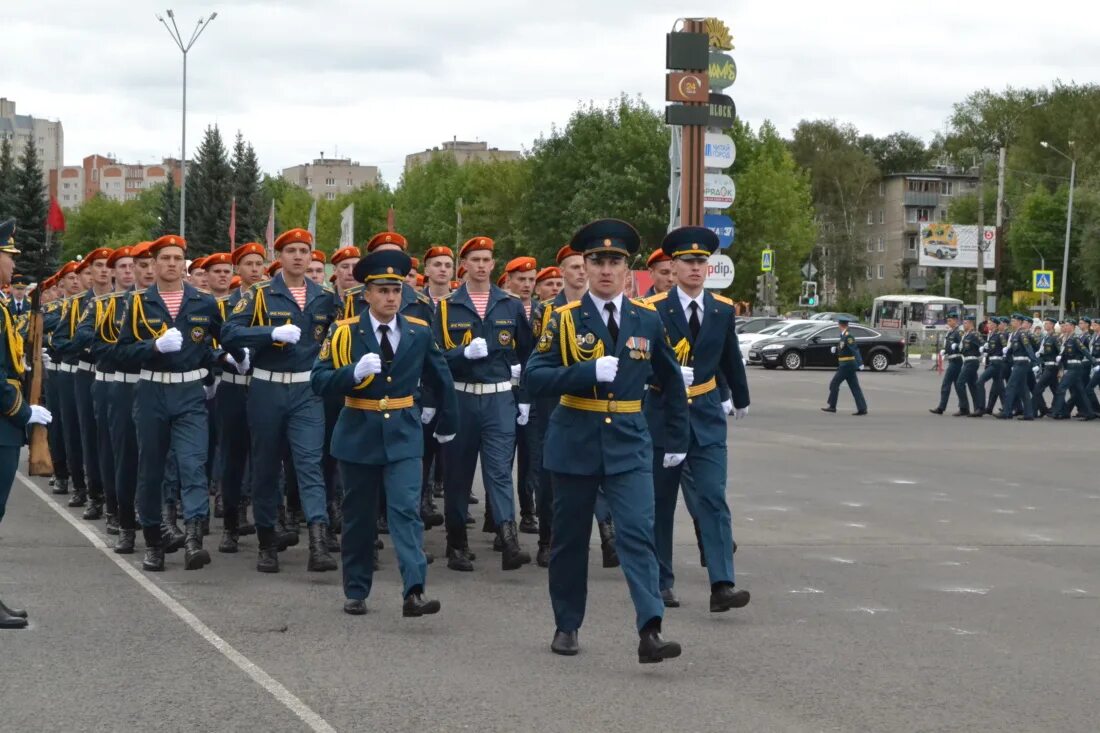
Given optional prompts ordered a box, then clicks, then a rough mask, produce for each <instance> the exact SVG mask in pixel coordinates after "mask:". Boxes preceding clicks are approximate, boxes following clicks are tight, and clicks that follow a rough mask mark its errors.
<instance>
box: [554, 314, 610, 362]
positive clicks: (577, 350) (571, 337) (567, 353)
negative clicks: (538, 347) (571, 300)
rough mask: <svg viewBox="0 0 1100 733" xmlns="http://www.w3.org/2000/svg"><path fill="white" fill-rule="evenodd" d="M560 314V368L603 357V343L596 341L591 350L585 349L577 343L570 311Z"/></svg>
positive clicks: (575, 329) (575, 330)
mask: <svg viewBox="0 0 1100 733" xmlns="http://www.w3.org/2000/svg"><path fill="white" fill-rule="evenodd" d="M559 312H560V313H561V334H560V336H559V338H560V339H561V341H560V346H561V363H562V366H569V365H570V363H573V364H576V363H577V362H581V361H591V360H592V359H599V358H600V357H601V356H603V355H604V346H603V341H601V340H599V339H597V340H596V343H595V344H594V345H593V346H592V347H591V348H585V347H583V346H581V345H580V344H579V343H578V342H577V327H576V325H575V324H574V323H573V313H572V311H571V310H563V311H559Z"/></svg>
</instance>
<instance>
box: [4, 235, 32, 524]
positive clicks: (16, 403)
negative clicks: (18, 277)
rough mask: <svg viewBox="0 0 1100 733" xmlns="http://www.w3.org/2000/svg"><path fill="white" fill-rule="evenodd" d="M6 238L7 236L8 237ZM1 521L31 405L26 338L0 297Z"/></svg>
mask: <svg viewBox="0 0 1100 733" xmlns="http://www.w3.org/2000/svg"><path fill="white" fill-rule="evenodd" d="M5 241H6V238H5ZM0 374H2V375H3V379H4V381H3V383H0V414H2V415H3V419H0V521H3V519H4V509H5V507H7V504H8V495H9V494H10V493H11V486H12V483H13V482H14V481H15V472H16V470H17V469H18V466H19V451H20V450H21V449H22V447H23V444H24V443H25V442H26V438H27V434H26V428H27V421H28V420H30V417H31V406H30V404H28V403H27V401H26V400H25V399H24V398H23V387H22V383H21V382H20V380H21V379H22V377H23V339H22V338H21V337H20V336H19V334H18V333H17V332H16V325H15V320H14V319H13V318H12V315H11V313H10V312H9V311H8V307H7V305H6V304H5V303H3V302H2V301H0Z"/></svg>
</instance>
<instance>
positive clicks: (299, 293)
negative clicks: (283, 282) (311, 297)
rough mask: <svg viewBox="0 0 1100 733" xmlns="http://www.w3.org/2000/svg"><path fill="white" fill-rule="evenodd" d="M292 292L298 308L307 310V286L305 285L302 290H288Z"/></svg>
mask: <svg viewBox="0 0 1100 733" xmlns="http://www.w3.org/2000/svg"><path fill="white" fill-rule="evenodd" d="M287 289H288V290H290V294H291V295H292V296H294V302H295V303H297V304H298V307H299V308H301V309H302V310H305V309H306V286H305V285H303V286H302V287H300V288H287Z"/></svg>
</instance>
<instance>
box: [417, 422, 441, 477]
mask: <svg viewBox="0 0 1100 733" xmlns="http://www.w3.org/2000/svg"><path fill="white" fill-rule="evenodd" d="M438 423H439V417H438V416H436V417H433V418H432V420H431V422H429V423H428V424H427V425H425V426H424V460H423V461H422V462H421V466H420V483H421V487H422V488H421V491H422V492H423V493H424V494H425V495H426V496H430V495H431V493H432V483H439V484H441V483H443V446H441V445H440V444H439V441H438V440H436V439H435V426H436V425H437V424H438Z"/></svg>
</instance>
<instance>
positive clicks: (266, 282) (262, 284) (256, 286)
mask: <svg viewBox="0 0 1100 733" xmlns="http://www.w3.org/2000/svg"><path fill="white" fill-rule="evenodd" d="M270 285H271V281H270V280H261V281H260V282H258V283H252V289H253V290H261V289H263V288H266V287H268V286H270Z"/></svg>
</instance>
